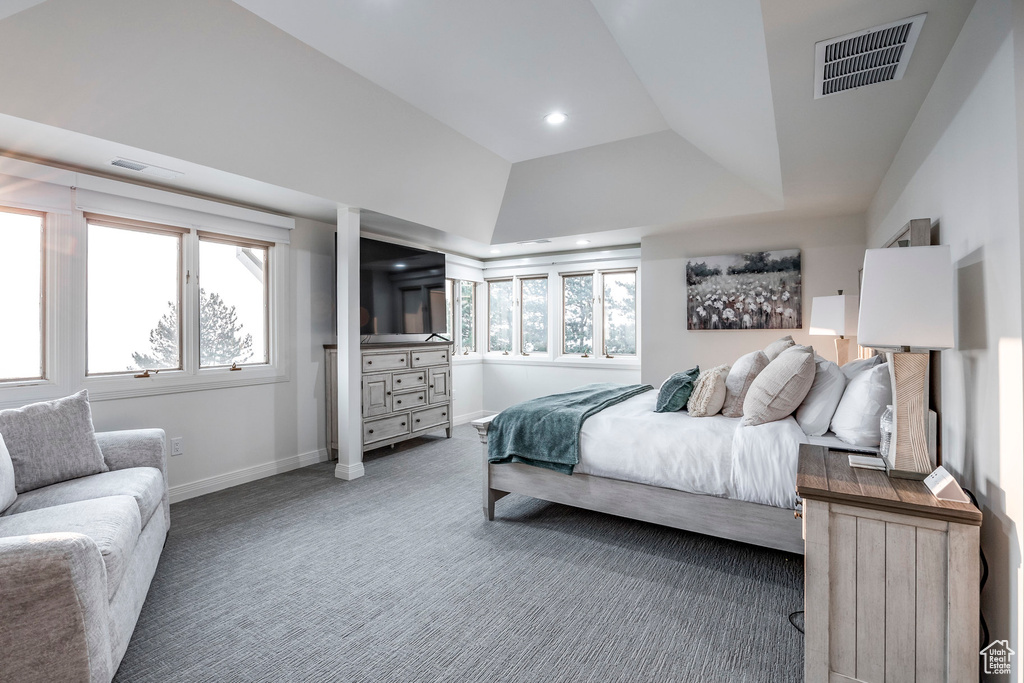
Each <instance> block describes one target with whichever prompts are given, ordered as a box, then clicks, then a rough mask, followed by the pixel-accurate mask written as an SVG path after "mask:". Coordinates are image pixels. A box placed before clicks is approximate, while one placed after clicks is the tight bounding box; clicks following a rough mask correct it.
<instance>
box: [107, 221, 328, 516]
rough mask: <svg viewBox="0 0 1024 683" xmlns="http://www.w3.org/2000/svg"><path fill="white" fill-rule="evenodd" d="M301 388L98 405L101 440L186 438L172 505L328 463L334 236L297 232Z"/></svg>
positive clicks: (174, 472)
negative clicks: (153, 431)
mask: <svg viewBox="0 0 1024 683" xmlns="http://www.w3.org/2000/svg"><path fill="white" fill-rule="evenodd" d="M289 251H290V256H291V263H290V264H289V266H290V267H289V271H290V273H291V278H292V283H291V301H290V302H289V311H288V313H289V317H290V318H291V320H290V323H289V324H290V325H291V327H292V329H293V334H292V339H291V348H292V357H291V358H288V359H286V362H287V363H288V364H289V366H290V368H291V381H288V382H281V383H276V384H261V385H256V386H248V387H237V388H230V389H212V390H207V391H194V392H189V393H180V394H166V395H162V396H149V397H140V398H131V399H115V400H99V401H94V402H93V403H92V410H93V420H94V422H95V425H96V429H97V430H98V431H106V430H112V429H135V428H141V427H160V428H162V429H164V430H165V431H166V432H167V436H168V437H169V438H170V437H178V436H180V437H183V438H184V440H185V441H184V443H185V452H184V454H183V455H178V456H174V457H169V458H168V478H169V480H170V485H171V500H172V501H174V500H183V499H185V498H188V497H192V496H195V495H200V494H202V493H208V492H210V491H215V490H218V489H221V488H225V487H227V486H234V485H236V484H240V483H243V482H245V481H251V480H253V479H257V478H259V477H262V476H267V475H269V474H273V473H275V472H283V471H285V470H288V469H293V468H295V467H300V466H303V465H309V464H312V463H315V462H318V461H320V460H326V458H327V451H326V448H325V442H326V426H325V419H326V414H325V405H324V351H323V345H324V344H327V343H333V342H334V338H335V337H334V330H333V317H332V316H333V307H334V296H333V291H332V287H333V285H334V276H333V267H334V226H332V225H327V224H324V223H317V222H314V221H308V220H302V219H299V220H297V221H296V226H295V230H293V231H292V232H291V246H290V249H289Z"/></svg>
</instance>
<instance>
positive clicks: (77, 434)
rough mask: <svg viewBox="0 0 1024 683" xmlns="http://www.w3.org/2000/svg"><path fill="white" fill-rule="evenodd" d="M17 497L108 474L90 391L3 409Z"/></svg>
mask: <svg viewBox="0 0 1024 683" xmlns="http://www.w3.org/2000/svg"><path fill="white" fill-rule="evenodd" d="M0 434H3V435H4V441H5V442H6V443H7V449H8V451H10V454H11V462H12V464H13V465H14V487H15V489H16V490H17V492H18V493H24V492H25V491H31V490H33V489H38V488H41V487H43V486H49V485H50V484H56V483H57V482H59V481H67V480H68V479H77V478H78V477H85V476H88V475H90V474H97V473H99V472H106V471H107V464H106V463H105V462H104V461H103V453H102V452H101V451H100V447H99V444H98V443H96V434H95V432H94V430H93V426H92V411H91V410H90V408H89V392H88V391H85V390H82V391H80V392H78V393H77V394H75V395H73V396H68V397H67V398H59V399H57V400H55V401H44V402H42V403H33V404H31V405H27V406H25V407H24V408H18V409H15V410H0Z"/></svg>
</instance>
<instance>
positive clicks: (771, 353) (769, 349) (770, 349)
mask: <svg viewBox="0 0 1024 683" xmlns="http://www.w3.org/2000/svg"><path fill="white" fill-rule="evenodd" d="M795 344H796V342H795V341H793V337H791V336H790V335H788V334H787V335H786V336H785V337H783V338H782V339H777V340H775V341H773V342H772V343H771V344H769V345H768V346H766V347H764V355H766V356H768V362H769V363H770V362H772V361H773V360H775V359H776V358H778V357H779V354H780V353H782V352H783V351H785V350H786V349H788V348H789V347H790V346H794V345H795Z"/></svg>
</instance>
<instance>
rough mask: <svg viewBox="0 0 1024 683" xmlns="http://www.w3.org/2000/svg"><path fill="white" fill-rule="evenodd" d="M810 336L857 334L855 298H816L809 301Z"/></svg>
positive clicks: (845, 296) (842, 295) (844, 295)
mask: <svg viewBox="0 0 1024 683" xmlns="http://www.w3.org/2000/svg"><path fill="white" fill-rule="evenodd" d="M811 334H821V335H830V336H832V337H845V336H848V335H849V336H854V335H856V334H857V297H855V296H850V295H848V294H838V295H836V296H816V297H814V298H813V299H812V300H811Z"/></svg>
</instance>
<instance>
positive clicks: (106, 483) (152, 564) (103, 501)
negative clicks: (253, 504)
mask: <svg viewBox="0 0 1024 683" xmlns="http://www.w3.org/2000/svg"><path fill="white" fill-rule="evenodd" d="M96 441H97V442H98V443H99V447H100V451H101V452H102V455H103V461H104V462H105V464H106V468H107V469H108V470H109V471H105V472H99V473H98V474H91V475H88V476H83V477H78V478H74V479H68V480H66V481H60V482H58V483H54V484H50V485H48V486H43V487H41V488H36V489H33V490H30V491H26V492H22V493H20V494H19V495H18V496H17V498H16V500H15V501H14V502H13V503H12V504H11V505H10V506H9V507H8V508H7V509H5V510H3V511H2V512H0V681H18V682H19V683H22V682H29V681H109V680H110V679H111V678H113V676H114V673H115V672H116V671H117V667H118V665H120V663H121V658H122V657H123V656H124V653H125V650H126V649H127V648H128V641H129V640H130V639H131V635H132V631H133V630H134V629H135V623H136V621H137V620H138V617H139V612H140V611H141V610H142V603H143V602H144V601H145V599H146V593H147V592H148V591H149V584H150V581H151V580H152V579H153V575H154V573H155V572H156V566H157V561H158V560H159V559H160V553H161V552H162V550H163V546H164V540H165V539H166V537H167V531H168V529H169V528H170V520H171V517H170V507H169V501H168V497H167V463H166V455H165V449H164V432H163V430H161V429H144V430H131V431H120V432H105V433H104V432H101V433H97V434H96Z"/></svg>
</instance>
